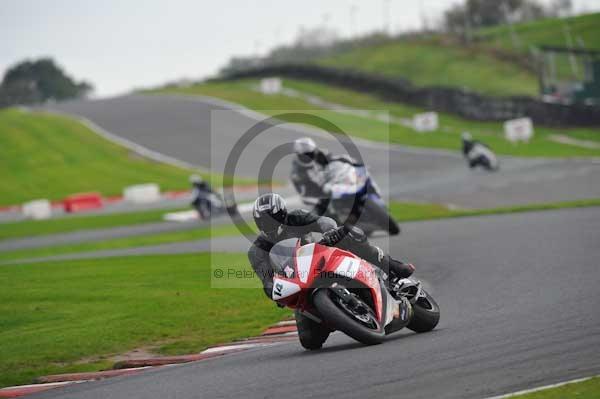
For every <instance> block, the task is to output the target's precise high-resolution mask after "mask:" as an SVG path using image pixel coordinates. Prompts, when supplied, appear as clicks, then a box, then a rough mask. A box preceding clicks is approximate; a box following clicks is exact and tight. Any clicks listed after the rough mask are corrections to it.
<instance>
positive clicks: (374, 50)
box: [314, 13, 600, 96]
mask: <svg viewBox="0 0 600 399" xmlns="http://www.w3.org/2000/svg"><path fill="white" fill-rule="evenodd" d="M599 24H600V13H594V14H587V15H580V16H576V17H570V18H549V19H543V20H538V21H533V22H526V23H521V24H515V25H512V26H511V27H508V26H507V25H506V24H502V25H501V26H497V27H492V28H486V29H481V30H479V31H475V32H473V34H474V38H475V39H476V40H474V42H473V43H472V44H471V45H465V44H464V43H461V42H460V41H459V40H458V39H456V38H452V37H448V36H446V35H438V34H433V35H427V36H421V37H417V38H414V37H413V38H406V37H405V38H398V39H396V40H390V41H387V42H382V43H378V44H374V45H369V46H356V47H355V48H353V49H350V50H346V51H343V52H339V53H336V54H333V55H330V56H326V57H323V58H320V59H317V60H315V61H314V62H316V63H318V64H321V65H326V66H329V67H334V68H349V69H355V70H361V71H365V72H369V73H376V74H383V75H387V76H394V77H398V76H400V77H403V78H407V79H409V80H410V81H411V82H413V83H414V84H416V85H420V86H436V85H444V86H454V87H465V88H468V89H471V90H474V91H477V92H481V93H484V94H490V95H499V96H505V95H530V96H537V95H538V92H539V84H538V78H537V75H536V73H535V72H533V71H532V70H531V68H527V67H524V66H523V65H522V61H523V57H529V56H530V51H531V48H532V47H537V46H541V45H554V46H561V47H564V46H567V45H568V44H567V37H566V33H565V32H566V31H568V32H569V35H570V37H571V40H572V41H573V42H574V43H579V42H580V41H581V43H584V44H585V46H586V47H587V48H591V49H599V48H600V35H598V28H597V27H598V26H599ZM511 29H512V32H511V31H510V30H511ZM513 37H514V38H515V40H513ZM577 46H578V45H577ZM577 46H576V47H577ZM517 61H520V62H517ZM531 64H532V65H533V62H532V63H531ZM558 64H559V65H558V68H559V70H564V71H563V72H564V74H563V76H569V73H570V66H569V65H568V62H566V59H565V60H563V61H560V60H559V62H558ZM563 64H564V65H563Z"/></svg>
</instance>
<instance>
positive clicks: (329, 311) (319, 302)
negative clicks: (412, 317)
mask: <svg viewBox="0 0 600 399" xmlns="http://www.w3.org/2000/svg"><path fill="white" fill-rule="evenodd" d="M313 302H314V305H315V307H316V308H317V310H318V311H319V313H320V314H321V316H322V318H323V320H325V321H326V322H327V324H329V325H330V326H331V327H333V328H334V329H336V330H339V331H341V332H343V333H344V334H346V335H348V336H349V337H351V338H354V339H355V340H357V341H358V342H361V343H363V344H365V345H376V344H380V343H381V342H382V341H383V339H384V337H385V331H384V329H383V328H379V330H374V329H371V328H369V327H367V326H365V325H363V324H361V323H360V322H359V321H357V320H356V319H354V318H353V317H352V316H351V315H349V314H348V313H347V312H346V311H344V310H342V309H341V308H340V307H339V306H338V305H336V303H335V302H334V300H333V299H332V298H331V296H330V292H329V290H328V289H320V290H318V291H317V292H316V293H315V295H314V297H313Z"/></svg>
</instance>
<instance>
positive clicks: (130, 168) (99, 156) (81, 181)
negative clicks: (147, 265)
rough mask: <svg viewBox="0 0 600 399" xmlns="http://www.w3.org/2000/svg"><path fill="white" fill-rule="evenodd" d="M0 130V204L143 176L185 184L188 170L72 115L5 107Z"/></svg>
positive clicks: (111, 186) (112, 188)
mask: <svg viewBox="0 0 600 399" xmlns="http://www.w3.org/2000/svg"><path fill="white" fill-rule="evenodd" d="M0 131H2V134H1V135H0V148H2V155H1V156H0V180H1V181H2V184H1V185H0V205H12V204H18V203H22V202H24V201H28V200H32V199H36V198H48V199H50V200H57V199H62V198H64V197H65V196H66V195H68V194H72V193H76V192H87V191H99V192H101V193H102V194H104V195H117V194H121V193H122V190H123V188H124V187H126V186H128V185H132V184H140V183H146V182H154V183H157V184H158V185H159V186H160V188H161V189H162V190H180V189H187V188H189V184H188V180H187V179H188V176H189V174H190V172H191V171H190V170H184V169H181V168H177V167H174V166H170V165H166V164H161V163H157V162H153V161H150V160H147V159H145V158H142V157H140V156H138V155H136V154H134V153H132V152H130V151H129V150H128V149H126V148H124V147H121V146H118V145H116V144H113V143H111V142H109V141H107V140H105V139H103V138H102V137H100V136H99V135H97V134H95V133H94V132H92V131H91V130H89V129H88V128H87V127H85V126H84V125H82V124H81V123H79V122H78V121H76V120H74V119H70V118H67V117H63V116H57V115H51V114H45V113H37V112H27V111H22V110H19V109H5V110H2V111H0ZM167 133H168V132H165V134H167ZM205 177H207V178H209V179H211V180H212V181H213V183H215V184H220V182H221V181H222V179H221V178H220V177H219V176H208V175H205Z"/></svg>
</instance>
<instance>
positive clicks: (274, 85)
mask: <svg viewBox="0 0 600 399" xmlns="http://www.w3.org/2000/svg"><path fill="white" fill-rule="evenodd" d="M260 91H261V93H263V94H278V93H279V92H281V79H279V78H264V79H261V81H260Z"/></svg>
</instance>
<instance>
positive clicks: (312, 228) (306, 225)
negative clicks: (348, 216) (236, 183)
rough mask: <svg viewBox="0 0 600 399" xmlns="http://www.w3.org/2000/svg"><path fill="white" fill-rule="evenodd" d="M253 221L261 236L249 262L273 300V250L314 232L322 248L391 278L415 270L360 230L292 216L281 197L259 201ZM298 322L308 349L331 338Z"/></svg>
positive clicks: (300, 214)
mask: <svg viewBox="0 0 600 399" xmlns="http://www.w3.org/2000/svg"><path fill="white" fill-rule="evenodd" d="M253 217H254V221H255V223H256V226H257V227H258V228H259V230H260V233H259V235H258V237H257V238H256V240H255V241H254V243H253V244H252V246H251V247H250V249H249V250H248V260H249V261H250V264H251V265H252V268H253V269H254V271H255V273H256V274H257V275H258V277H259V279H260V280H261V282H262V284H263V288H264V292H265V294H266V295H267V297H269V299H271V298H272V292H273V275H274V271H273V268H272V267H271V263H270V259H269V252H270V250H271V248H272V247H273V246H274V245H275V244H276V243H277V242H279V241H282V240H285V239H288V238H302V237H304V236H305V235H307V234H310V233H312V232H317V233H322V235H323V238H322V240H321V242H320V243H321V244H324V245H327V246H335V247H338V248H340V249H343V250H346V251H349V252H352V253H354V254H356V255H357V256H359V257H361V258H363V259H364V260H366V261H367V262H369V263H371V264H373V265H374V266H376V267H379V268H380V269H382V270H383V271H384V272H385V273H386V274H388V275H390V274H391V275H394V276H396V277H399V278H406V277H409V276H410V275H411V274H412V273H413V272H414V270H415V268H414V266H413V265H412V264H410V263H403V262H401V261H398V260H396V259H393V258H392V257H391V256H389V255H387V254H384V252H383V251H382V250H381V249H380V248H378V247H376V246H374V245H372V244H370V243H369V241H368V240H367V236H366V235H365V234H364V233H363V231H362V230H361V229H359V228H357V227H347V226H341V227H338V226H337V224H336V222H335V221H334V220H333V219H331V218H328V217H326V216H319V215H317V214H315V213H313V212H309V211H306V210H303V209H296V210H292V211H290V212H288V210H287V207H286V204H285V201H284V199H283V198H282V197H281V196H280V195H278V194H273V193H269V194H263V195H261V196H260V197H258V198H257V199H256V201H255V202H254V206H253ZM296 322H297V325H298V334H299V335H300V342H302V344H303V345H304V346H305V347H306V348H307V349H318V348H320V347H321V345H322V344H323V342H325V339H327V336H328V335H329V330H326V329H325V327H323V326H322V325H321V324H318V323H315V322H314V321H312V320H310V319H308V318H307V317H305V316H303V315H302V314H300V313H299V312H296Z"/></svg>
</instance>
